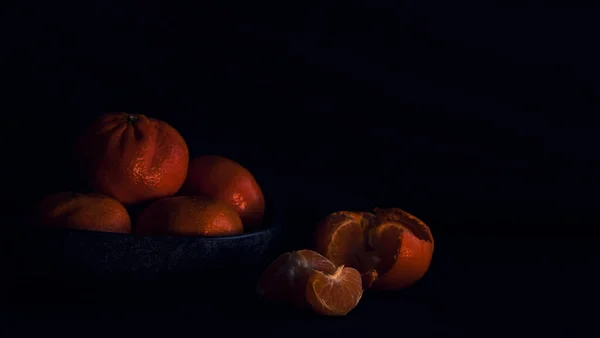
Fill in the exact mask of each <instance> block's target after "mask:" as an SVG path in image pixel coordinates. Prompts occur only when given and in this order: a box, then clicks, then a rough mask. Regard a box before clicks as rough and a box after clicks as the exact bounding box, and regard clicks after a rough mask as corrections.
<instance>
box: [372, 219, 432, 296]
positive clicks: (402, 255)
mask: <svg viewBox="0 0 600 338" xmlns="http://www.w3.org/2000/svg"><path fill="white" fill-rule="evenodd" d="M375 212H376V214H377V217H378V222H379V225H378V226H377V227H376V228H374V229H372V230H371V236H370V242H371V244H370V245H371V246H373V247H374V248H376V250H378V251H380V252H382V255H381V256H382V262H381V265H382V267H383V269H382V270H383V271H384V272H383V274H381V275H380V276H379V277H378V278H377V280H375V281H374V283H373V287H375V288H378V289H384V290H396V289H402V288H405V287H408V286H411V285H412V284H414V283H416V282H417V281H418V280H420V279H421V278H422V277H423V276H424V275H425V273H426V272H427V270H428V269H429V266H430V265H431V260H432V258H433V248H434V240H433V235H432V234H431V230H430V229H429V227H428V226H427V225H426V224H425V223H424V222H423V221H421V220H420V219H418V218H417V217H415V216H413V215H411V214H409V213H408V212H406V211H403V210H400V209H396V208H393V209H375ZM391 254H393V255H391ZM390 256H391V259H389V258H390ZM390 265H391V266H390Z"/></svg>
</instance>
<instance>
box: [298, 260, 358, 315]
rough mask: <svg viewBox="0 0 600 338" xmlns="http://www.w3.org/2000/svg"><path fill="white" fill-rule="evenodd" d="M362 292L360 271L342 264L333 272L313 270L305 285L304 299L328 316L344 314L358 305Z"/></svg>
mask: <svg viewBox="0 0 600 338" xmlns="http://www.w3.org/2000/svg"><path fill="white" fill-rule="evenodd" d="M362 293H363V288H362V280H361V276H360V273H359V272H358V271H357V270H355V269H353V268H349V267H344V266H340V267H338V268H337V270H336V271H335V272H334V273H333V274H326V273H323V272H321V271H317V270H314V271H313V273H312V274H311V275H310V278H309V279H308V285H307V287H306V299H307V301H308V303H309V304H310V305H311V307H312V309H313V310H314V311H315V312H317V313H320V314H323V315H328V316H344V315H346V314H347V313H348V312H350V311H351V310H352V309H354V308H355V307H356V306H357V305H358V302H359V301H360V299H361V297H362Z"/></svg>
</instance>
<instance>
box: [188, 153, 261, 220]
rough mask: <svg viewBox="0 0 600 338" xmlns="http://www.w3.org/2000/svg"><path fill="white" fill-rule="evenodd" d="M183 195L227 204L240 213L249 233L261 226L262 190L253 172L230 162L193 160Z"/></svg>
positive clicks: (208, 157)
mask: <svg viewBox="0 0 600 338" xmlns="http://www.w3.org/2000/svg"><path fill="white" fill-rule="evenodd" d="M181 192H182V194H185V195H205V196H208V197H211V198H214V199H217V200H220V201H223V202H225V203H228V204H229V205H231V206H232V207H233V208H234V209H235V210H236V211H237V212H238V213H239V215H240V217H241V218H242V222H243V223H244V228H245V229H246V231H253V230H256V229H258V228H259V226H260V225H261V223H262V220H263V216H264V213H265V199H264V196H263V192H262V190H261V188H260V186H259V185H258V183H257V182H256V179H255V178H254V176H253V175H252V173H250V171H248V170H247V169H246V168H244V167H242V166H241V165H240V164H239V163H237V162H235V161H233V160H230V159H228V158H225V157H220V156H214V155H206V156H200V157H197V158H194V159H192V160H191V161H190V167H189V170H188V175H187V178H186V180H185V183H184V184H183V187H182V189H181Z"/></svg>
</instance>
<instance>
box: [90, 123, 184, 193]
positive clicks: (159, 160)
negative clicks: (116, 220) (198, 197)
mask: <svg viewBox="0 0 600 338" xmlns="http://www.w3.org/2000/svg"><path fill="white" fill-rule="evenodd" d="M78 155H79V158H80V159H81V161H82V163H83V166H84V169H85V170H86V173H87V178H88V181H89V183H90V185H91V187H92V188H93V189H94V190H96V191H98V192H101V193H103V194H106V195H108V196H111V197H113V198H115V199H116V200H118V201H119V202H121V203H123V204H136V203H140V202H145V201H149V200H154V199H158V198H163V197H168V196H172V195H174V194H175V193H176V192H177V191H178V190H179V188H181V186H182V184H183V182H184V180H185V177H186V175H187V170H188V163H189V152H188V147H187V145H186V143H185V140H184V139H183V137H182V136H181V135H180V134H179V132H177V130H175V129H174V128H173V127H171V126H170V125H169V124H167V123H165V122H163V121H160V120H157V119H153V118H149V117H146V116H145V115H141V114H129V113H109V114H105V115H103V116H101V117H100V118H98V119H97V120H96V121H94V122H93V123H92V124H91V125H90V127H89V128H88V129H87V130H86V132H85V133H84V134H83V136H82V137H81V139H80V141H79V143H78Z"/></svg>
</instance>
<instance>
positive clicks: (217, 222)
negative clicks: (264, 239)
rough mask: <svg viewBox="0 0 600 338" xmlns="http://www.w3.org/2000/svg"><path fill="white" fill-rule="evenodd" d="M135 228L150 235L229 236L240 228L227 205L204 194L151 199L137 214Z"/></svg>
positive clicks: (240, 223) (237, 219)
mask: <svg viewBox="0 0 600 338" xmlns="http://www.w3.org/2000/svg"><path fill="white" fill-rule="evenodd" d="M135 232H136V233H138V234H150V235H187V236H193V235H197V236H229V235H236V234H241V233H243V232H244V228H243V226H242V220H241V219H240V216H239V215H238V214H237V212H236V211H235V210H234V209H233V208H231V207H230V206H229V205H227V204H225V203H223V202H219V201H216V200H211V199H209V198H206V197H192V196H176V197H167V198H163V199H160V200H158V201H155V202H153V203H152V204H150V206H148V207H147V208H146V209H144V210H143V211H142V212H141V213H140V215H139V216H138V219H137V222H136V227H135Z"/></svg>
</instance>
